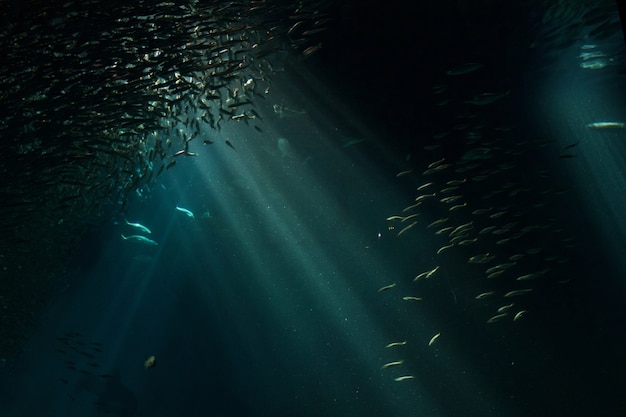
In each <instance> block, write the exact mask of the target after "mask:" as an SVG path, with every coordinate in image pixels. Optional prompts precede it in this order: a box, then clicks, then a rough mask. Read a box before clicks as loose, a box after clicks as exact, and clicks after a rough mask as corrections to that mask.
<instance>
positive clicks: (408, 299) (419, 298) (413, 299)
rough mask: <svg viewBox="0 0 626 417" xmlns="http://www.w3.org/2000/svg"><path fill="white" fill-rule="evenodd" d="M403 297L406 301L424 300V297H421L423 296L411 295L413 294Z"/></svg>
mask: <svg viewBox="0 0 626 417" xmlns="http://www.w3.org/2000/svg"><path fill="white" fill-rule="evenodd" d="M402 299H403V300H404V301H422V300H423V298H421V297H411V296H409V297H402Z"/></svg>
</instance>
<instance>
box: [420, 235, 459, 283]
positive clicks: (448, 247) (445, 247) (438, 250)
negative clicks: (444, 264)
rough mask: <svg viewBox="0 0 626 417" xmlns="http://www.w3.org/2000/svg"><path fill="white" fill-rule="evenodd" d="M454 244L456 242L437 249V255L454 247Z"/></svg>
mask: <svg viewBox="0 0 626 417" xmlns="http://www.w3.org/2000/svg"><path fill="white" fill-rule="evenodd" d="M453 246H454V243H452V244H450V245H445V246H442V247H440V248H439V249H437V255H439V254H441V253H442V252H443V251H445V250H448V249H450V248H452V247H453ZM426 278H428V277H426Z"/></svg>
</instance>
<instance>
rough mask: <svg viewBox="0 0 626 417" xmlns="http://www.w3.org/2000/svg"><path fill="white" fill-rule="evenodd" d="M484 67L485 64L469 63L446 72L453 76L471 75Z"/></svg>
mask: <svg viewBox="0 0 626 417" xmlns="http://www.w3.org/2000/svg"><path fill="white" fill-rule="evenodd" d="M484 66H485V65H484V64H481V63H479V62H468V63H466V64H461V65H457V66H456V67H454V68H452V69H450V70H448V71H446V74H447V75H451V76H458V75H466V74H471V73H472V72H476V71H478V70H479V69H481V68H483V67H484Z"/></svg>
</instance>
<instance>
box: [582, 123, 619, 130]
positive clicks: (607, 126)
mask: <svg viewBox="0 0 626 417" xmlns="http://www.w3.org/2000/svg"><path fill="white" fill-rule="evenodd" d="M586 126H587V127H588V128H589V129H624V128H625V127H626V124H625V123H623V122H592V123H587V125H586Z"/></svg>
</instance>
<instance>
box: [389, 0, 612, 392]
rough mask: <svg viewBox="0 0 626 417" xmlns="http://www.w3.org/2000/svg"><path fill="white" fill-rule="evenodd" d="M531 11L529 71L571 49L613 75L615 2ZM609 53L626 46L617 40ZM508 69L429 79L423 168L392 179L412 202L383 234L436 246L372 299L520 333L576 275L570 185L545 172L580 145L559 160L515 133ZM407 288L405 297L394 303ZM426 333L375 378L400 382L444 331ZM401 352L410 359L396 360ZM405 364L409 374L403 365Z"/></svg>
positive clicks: (543, 142)
mask: <svg viewBox="0 0 626 417" xmlns="http://www.w3.org/2000/svg"><path fill="white" fill-rule="evenodd" d="M536 5H537V7H538V9H537V10H535V11H534V12H532V13H531V12H529V11H528V10H525V13H527V14H528V15H529V16H533V19H530V20H529V23H528V25H529V27H530V28H531V29H534V30H529V33H531V35H525V37H522V38H521V39H520V41H519V42H520V43H522V44H523V43H524V42H527V44H524V45H525V48H524V49H522V51H519V50H516V52H517V53H518V54H520V55H521V56H523V55H524V53H526V54H529V53H535V54H539V53H540V54H541V55H540V56H541V57H542V58H544V59H545V63H544V64H540V65H537V66H536V67H535V70H536V71H542V70H545V67H542V65H545V64H551V59H552V58H554V57H555V56H556V55H557V53H558V52H559V51H560V50H562V49H566V48H569V47H571V46H573V45H580V46H579V49H580V51H581V52H580V55H579V59H580V61H581V64H580V67H581V68H583V69H584V70H587V69H602V68H605V67H607V66H609V65H613V66H614V67H617V64H616V62H617V56H618V55H617V53H613V54H612V53H609V52H605V49H604V48H611V45H612V44H611V43H608V42H607V43H604V44H603V43H602V42H603V41H604V40H606V39H609V38H611V39H613V40H614V39H615V38H617V37H618V36H619V35H620V32H621V30H620V28H621V27H620V22H619V16H618V15H617V13H616V11H615V4H614V3H613V2H606V1H605V2H586V1H580V2H576V1H574V2H570V1H552V2H542V1H538V2H536ZM521 7H522V6H520V8H521ZM538 10H543V12H544V13H543V15H540V14H538ZM601 46H602V49H601ZM618 46H619V47H620V48H621V47H623V44H621V41H620V43H619V45H618ZM481 48H482V47H481V46H480V45H476V47H475V50H472V51H473V53H475V54H476V56H483V57H484V56H493V55H494V51H493V50H482V49H481ZM509 59H510V60H511V61H512V62H515V61H516V60H517V61H519V60H520V58H518V57H514V56H510V57H509ZM507 65H510V63H507V62H506V60H504V59H498V60H495V59H494V60H493V61H492V62H488V63H487V62H480V61H478V59H474V60H468V61H467V62H462V61H461V62H456V63H454V64H453V65H451V66H450V67H448V68H446V69H444V70H443V71H441V73H440V74H438V75H436V76H435V78H436V81H435V82H434V83H433V85H432V98H433V100H432V106H431V110H430V113H428V114H429V116H430V118H429V120H436V121H437V123H436V124H435V123H433V126H432V129H431V130H430V131H428V130H427V132H426V134H429V137H430V139H429V140H428V143H422V145H423V146H421V149H420V150H419V153H418V158H421V159H422V161H420V162H417V163H413V162H411V163H406V164H405V165H406V167H405V168H406V169H405V170H403V171H401V172H399V173H397V175H396V176H397V177H398V180H397V181H398V183H401V184H409V185H410V186H412V187H413V190H415V193H416V194H415V195H414V196H413V198H412V199H411V200H408V201H409V202H408V203H407V206H406V207H404V208H399V209H398V210H397V212H396V213H390V216H389V217H387V222H388V232H389V234H393V235H395V236H394V237H396V238H399V239H406V240H407V241H409V242H413V240H412V238H411V237H410V236H411V235H414V234H418V236H419V239H420V242H429V243H431V242H435V247H434V249H433V250H432V252H427V251H424V250H423V247H422V245H420V249H419V251H416V255H415V260H416V263H419V264H420V267H419V268H417V269H416V270H415V275H414V277H413V279H412V281H413V282H410V280H402V279H398V282H394V283H393V284H388V285H385V286H382V287H381V288H380V289H379V290H378V291H379V292H384V295H381V297H385V298H386V299H389V300H391V299H393V300H394V301H395V302H397V303H404V305H407V308H411V309H414V310H416V311H420V312H421V311H424V310H423V309H424V308H428V307H429V306H430V307H432V308H433V310H435V311H440V310H441V309H443V308H446V309H451V308H454V311H456V313H455V314H457V315H458V316H462V317H463V320H462V321H463V323H464V325H468V324H469V323H474V324H475V325H476V326H491V327H498V326H522V325H523V324H522V323H524V322H527V321H528V320H529V317H533V318H531V319H530V320H533V321H534V322H535V323H536V322H537V321H539V320H540V319H541V318H540V317H537V312H536V311H535V309H537V308H541V307H543V306H545V305H548V304H550V303H554V304H555V303H556V302H555V301H554V298H555V294H559V293H560V290H561V289H562V288H563V287H564V286H567V285H568V284H569V283H570V281H571V280H572V279H573V277H574V276H575V274H576V265H577V263H576V262H577V259H576V257H577V256H578V255H579V253H578V250H579V245H578V242H579V240H580V237H579V236H578V234H579V231H578V230H577V225H574V224H573V222H572V221H571V218H568V214H567V213H568V211H571V207H570V206H569V204H571V202H570V200H569V196H568V192H567V191H568V184H567V182H564V181H563V178H561V177H560V176H559V173H558V171H557V170H554V169H551V168H552V167H553V166H555V165H558V164H561V163H565V161H567V160H568V159H569V158H575V157H576V156H577V152H576V150H577V145H578V142H574V143H571V144H569V145H566V146H564V147H563V146H562V147H560V149H559V146H557V145H556V142H555V141H554V140H553V139H552V138H550V137H546V136H545V135H544V134H543V132H542V129H540V128H535V127H533V128H529V127H528V125H525V124H524V123H525V121H526V120H525V119H524V117H525V116H524V115H520V114H518V113H517V112H518V111H519V109H520V108H522V105H523V104H520V103H522V102H523V101H524V97H522V96H525V94H526V92H524V91H520V89H519V86H517V85H516V84H514V83H512V82H511V81H510V79H509V78H507V77H510V78H513V75H512V74H514V71H511V69H510V67H507ZM502 74H507V76H502ZM516 87H517V88H518V89H517V90H516ZM531 122H536V121H534V120H533V121H531ZM537 124H541V123H537ZM579 128H580V129H592V130H607V129H614V130H615V129H619V130H621V129H623V128H624V123H622V122H621V121H599V122H592V123H589V124H587V125H584V124H582V125H581V126H580V127H579ZM408 156H411V155H408ZM411 159H412V158H411ZM407 161H410V159H409V158H408V157H407ZM409 185H408V186H409ZM424 252H427V253H424ZM407 289H408V291H411V293H409V294H407V293H401V291H407ZM416 294H417V295H419V297H416V296H415V295H416ZM407 301H410V302H412V303H411V304H410V305H408V304H407V303H406V302H407ZM413 301H419V302H416V303H413ZM450 306H452V307H450ZM442 321H443V320H442ZM448 324H449V323H448ZM428 326H430V327H427V326H425V327H427V328H428V329H429V331H433V332H437V333H436V334H435V336H432V338H431V339H430V341H429V339H428V338H427V337H425V336H424V337H423V338H422V339H421V340H415V338H414V340H413V341H412V342H413V343H412V344H411V342H408V343H407V342H401V343H399V342H392V343H390V344H389V345H387V346H386V347H387V348H396V347H399V349H392V350H393V352H392V353H393V354H394V356H391V355H390V356H389V359H392V358H393V359H394V362H390V363H387V364H385V365H383V368H390V367H391V368H393V369H395V368H396V367H397V368H399V369H398V370H397V374H402V372H406V369H407V368H403V366H407V367H408V368H410V366H411V363H410V359H411V358H412V357H414V356H415V354H416V353H415V352H418V353H421V352H423V351H425V350H428V349H431V350H433V348H435V346H436V345H435V341H436V340H437V339H438V338H439V336H440V335H441V334H444V336H443V337H445V334H446V330H451V329H449V328H442V329H440V328H437V327H434V326H435V325H433V324H429V325H428ZM450 327H452V326H450ZM500 328H501V329H504V327H500ZM440 331H441V333H440ZM407 336H408V337H411V336H410V335H407ZM440 342H444V340H443V339H442V340H441V341H440ZM444 343H445V342H444ZM457 343H458V341H457ZM404 345H410V346H407V347H411V348H413V349H414V351H411V352H408V351H406V350H403V349H406V348H405V347H404ZM398 352H402V356H400V357H398ZM405 360H406V362H409V363H408V364H406V365H402V364H403V363H404V361H405ZM396 365H397V366H396ZM412 377H413V376H411V375H408V376H407V375H405V376H400V377H397V378H395V381H404V380H406V379H407V378H412Z"/></svg>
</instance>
